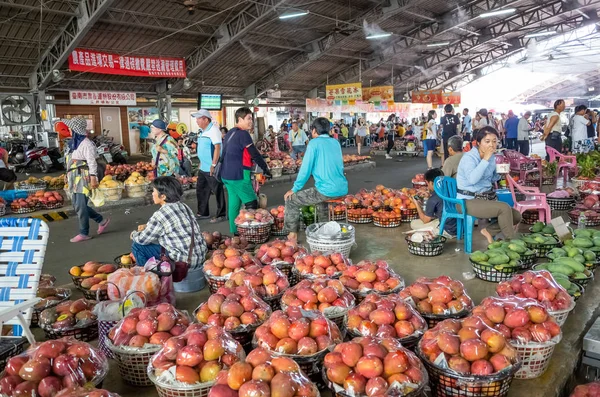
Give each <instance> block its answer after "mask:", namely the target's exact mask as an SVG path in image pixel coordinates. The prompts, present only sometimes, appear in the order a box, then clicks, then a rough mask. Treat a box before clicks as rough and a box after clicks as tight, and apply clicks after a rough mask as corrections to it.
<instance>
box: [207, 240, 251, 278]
mask: <svg viewBox="0 0 600 397" xmlns="http://www.w3.org/2000/svg"><path fill="white" fill-rule="evenodd" d="M257 262H258V261H257V260H256V259H255V258H254V257H253V256H252V255H251V254H250V253H248V252H246V251H243V250H240V249H237V248H231V247H229V248H226V249H225V250H221V249H218V250H216V251H214V252H213V254H212V256H211V257H210V259H208V260H207V261H206V262H204V273H205V274H208V275H211V276H215V277H222V276H227V275H228V274H230V273H233V271H234V270H236V269H240V268H243V267H248V266H251V265H255V264H257ZM228 277H229V276H228Z"/></svg>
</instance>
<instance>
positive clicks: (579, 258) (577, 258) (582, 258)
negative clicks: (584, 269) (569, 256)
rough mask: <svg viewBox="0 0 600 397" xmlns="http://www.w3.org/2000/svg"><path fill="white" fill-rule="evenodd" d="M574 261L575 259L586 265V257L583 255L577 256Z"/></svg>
mask: <svg viewBox="0 0 600 397" xmlns="http://www.w3.org/2000/svg"><path fill="white" fill-rule="evenodd" d="M573 259H575V260H576V261H577V262H579V263H581V264H584V263H585V257H584V256H583V255H575V256H574V257H573Z"/></svg>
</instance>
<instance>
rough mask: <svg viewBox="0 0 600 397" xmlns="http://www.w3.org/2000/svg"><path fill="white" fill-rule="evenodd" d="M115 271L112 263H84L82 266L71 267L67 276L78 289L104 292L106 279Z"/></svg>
mask: <svg viewBox="0 0 600 397" xmlns="http://www.w3.org/2000/svg"><path fill="white" fill-rule="evenodd" d="M115 270H117V268H116V266H115V265H113V264H112V263H106V264H102V263H100V262H94V261H90V262H86V263H85V264H84V265H83V266H73V267H72V268H71V269H70V270H69V274H70V275H71V276H73V281H74V283H75V285H76V286H77V287H78V288H81V289H84V290H90V291H97V290H106V289H107V287H108V285H107V284H106V283H107V278H108V275H109V274H110V273H113V272H114V271H115Z"/></svg>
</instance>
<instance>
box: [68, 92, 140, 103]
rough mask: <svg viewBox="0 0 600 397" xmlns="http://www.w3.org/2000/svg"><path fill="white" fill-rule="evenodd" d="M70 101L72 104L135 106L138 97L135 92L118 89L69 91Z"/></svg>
mask: <svg viewBox="0 0 600 397" xmlns="http://www.w3.org/2000/svg"><path fill="white" fill-rule="evenodd" d="M69 102H70V103H71V105H114V106H135V105H136V103H137V102H136V97H135V93H134V92H116V91H89V90H75V91H69Z"/></svg>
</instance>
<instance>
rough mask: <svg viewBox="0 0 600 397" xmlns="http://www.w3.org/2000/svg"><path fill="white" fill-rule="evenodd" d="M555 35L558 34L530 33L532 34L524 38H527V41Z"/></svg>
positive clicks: (550, 32) (551, 32)
mask: <svg viewBox="0 0 600 397" xmlns="http://www.w3.org/2000/svg"><path fill="white" fill-rule="evenodd" d="M553 34H556V32H554V31H549V32H538V33H530V34H526V35H525V36H524V37H525V38H526V39H531V38H533V37H543V36H552V35H553Z"/></svg>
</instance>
